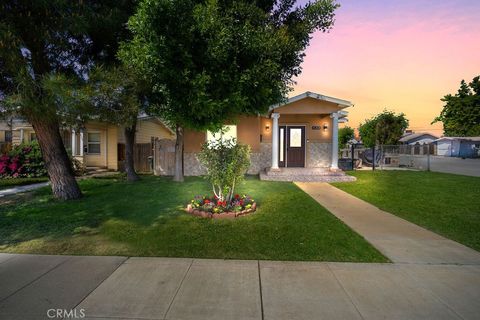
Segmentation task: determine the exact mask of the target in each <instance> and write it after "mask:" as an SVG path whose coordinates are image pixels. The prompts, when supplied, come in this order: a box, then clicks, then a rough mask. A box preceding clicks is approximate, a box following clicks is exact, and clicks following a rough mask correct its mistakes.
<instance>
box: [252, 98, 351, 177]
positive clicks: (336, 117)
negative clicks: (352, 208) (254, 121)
mask: <svg viewBox="0 0 480 320" xmlns="http://www.w3.org/2000/svg"><path fill="white" fill-rule="evenodd" d="M351 106H353V104H352V103H351V102H349V101H346V100H341V99H337V98H333V97H328V96H324V95H320V94H316V93H312V92H306V93H303V94H301V95H298V96H296V97H293V98H290V99H289V100H288V101H287V102H286V103H284V104H281V105H276V106H273V107H272V108H270V112H269V115H268V116H269V118H270V119H269V120H270V121H269V126H271V128H272V130H271V158H270V160H271V166H270V167H269V168H266V169H265V171H264V172H261V174H260V178H261V179H262V180H276V181H326V182H334V181H351V180H354V178H351V177H349V176H347V175H345V174H344V173H343V172H341V170H339V169H338V151H339V150H338V126H339V123H342V122H346V121H347V115H348V112H346V111H344V110H343V109H345V108H347V107H351Z"/></svg>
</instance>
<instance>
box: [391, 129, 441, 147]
mask: <svg viewBox="0 0 480 320" xmlns="http://www.w3.org/2000/svg"><path fill="white" fill-rule="evenodd" d="M436 139H438V137H436V136H434V135H432V134H430V133H426V132H419V133H415V132H412V131H407V132H406V133H405V134H404V135H403V136H402V137H401V138H400V140H399V142H400V143H401V144H406V145H416V144H420V145H422V144H430V143H432V142H433V141H435V140H436Z"/></svg>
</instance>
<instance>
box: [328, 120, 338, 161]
mask: <svg viewBox="0 0 480 320" xmlns="http://www.w3.org/2000/svg"><path fill="white" fill-rule="evenodd" d="M331 117H332V165H331V166H330V168H331V169H338V113H336V112H335V113H332V115H331Z"/></svg>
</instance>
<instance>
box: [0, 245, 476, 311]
mask: <svg viewBox="0 0 480 320" xmlns="http://www.w3.org/2000/svg"><path fill="white" fill-rule="evenodd" d="M0 283H1V286H0V315H1V318H2V319H48V317H47V312H48V310H49V309H66V310H67V311H70V310H76V312H77V314H80V312H84V313H85V314H86V319H222V320H223V319H272V320H273V319H275V320H276V319H342V320H343V319H477V318H478V317H477V316H478V314H480V303H479V301H480V266H479V265H475V266H474V265H470V266H465V265H464V266H460V265H425V264H358V263H322V262H273V261H238V260H204V259H175V258H129V259H127V258H124V257H72V256H38V255H10V254H0ZM82 309H83V310H82ZM50 312H51V311H50Z"/></svg>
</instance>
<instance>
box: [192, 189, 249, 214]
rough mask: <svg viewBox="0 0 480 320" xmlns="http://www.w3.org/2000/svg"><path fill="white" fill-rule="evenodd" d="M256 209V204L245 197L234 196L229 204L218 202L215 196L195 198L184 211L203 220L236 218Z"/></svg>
mask: <svg viewBox="0 0 480 320" xmlns="http://www.w3.org/2000/svg"><path fill="white" fill-rule="evenodd" d="M256 209H257V203H256V202H255V200H253V199H252V198H251V197H249V196H247V195H242V196H240V195H238V194H236V195H235V196H234V197H233V199H232V200H231V201H230V202H227V201H220V200H219V199H218V198H217V197H215V196H212V197H210V196H195V198H194V199H193V200H192V201H190V203H189V204H188V205H187V208H186V211H187V212H188V213H190V214H193V215H195V216H199V217H203V218H213V219H221V218H230V219H232V218H237V217H240V216H243V215H246V214H249V213H252V212H254V211H255V210H256Z"/></svg>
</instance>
